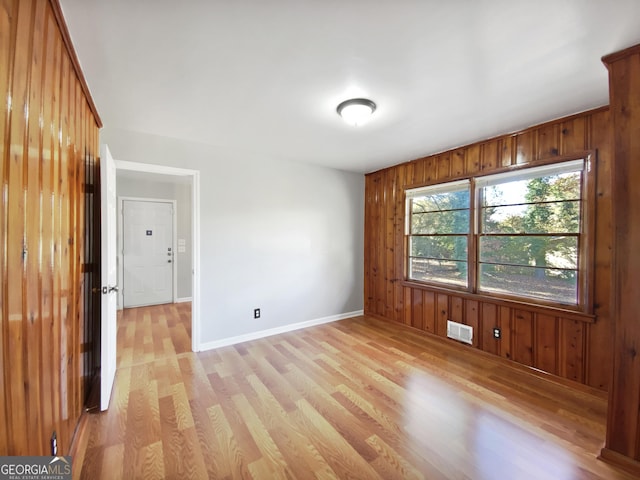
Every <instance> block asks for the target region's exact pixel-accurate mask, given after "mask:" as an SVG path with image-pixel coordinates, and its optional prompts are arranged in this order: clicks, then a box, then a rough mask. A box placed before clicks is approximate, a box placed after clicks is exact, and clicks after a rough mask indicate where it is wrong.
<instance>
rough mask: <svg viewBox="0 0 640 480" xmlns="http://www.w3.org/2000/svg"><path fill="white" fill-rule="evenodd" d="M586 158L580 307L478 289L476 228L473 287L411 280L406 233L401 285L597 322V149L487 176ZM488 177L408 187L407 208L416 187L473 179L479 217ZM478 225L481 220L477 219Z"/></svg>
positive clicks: (498, 170) (472, 207)
mask: <svg viewBox="0 0 640 480" xmlns="http://www.w3.org/2000/svg"><path fill="white" fill-rule="evenodd" d="M580 159H584V162H585V166H584V174H583V176H582V189H583V194H582V198H581V204H582V205H581V207H582V208H581V231H580V234H579V237H578V238H579V240H580V242H582V243H583V244H584V245H582V244H581V245H580V246H579V255H578V272H579V278H578V285H577V290H578V291H577V297H578V301H577V303H576V305H563V304H561V303H558V302H549V301H545V300H542V299H535V298H529V297H524V296H512V295H505V294H500V293H493V292H492V293H489V292H484V291H478V290H477V288H478V287H477V271H478V265H477V264H478V261H477V260H478V243H479V242H478V235H477V232H476V231H475V230H474V228H473V224H472V226H471V227H472V229H471V233H470V234H469V248H468V252H469V254H468V267H467V268H468V275H469V277H468V278H469V282H468V283H469V284H468V286H467V287H457V286H455V285H451V286H450V285H446V284H442V283H436V282H429V281H420V280H414V279H411V278H409V268H408V261H407V259H408V254H409V252H408V243H409V242H408V238H409V235H407V234H406V233H405V234H404V242H403V243H404V256H403V268H404V272H403V279H402V282H401V284H402V285H403V286H407V287H412V288H421V289H425V290H433V291H439V292H444V293H449V294H453V295H458V296H461V297H464V298H470V299H474V300H479V301H483V302H486V303H493V304H496V305H504V306H516V307H519V306H521V307H523V308H526V309H529V310H534V311H540V312H542V313H551V314H553V315H556V316H558V315H559V316H562V317H563V318H572V319H576V320H580V321H584V322H587V323H595V321H596V315H595V314H594V305H593V298H594V292H593V284H594V278H593V277H594V263H595V216H596V212H595V209H596V168H597V152H596V151H595V150H586V151H583V152H579V153H578V154H572V155H563V156H557V157H552V158H549V159H546V160H544V161H537V162H532V163H529V164H524V165H516V166H512V167H506V168H496V169H495V170H492V171H491V172H486V175H494V174H498V173H505V172H510V171H516V170H525V169H528V168H535V167H540V166H545V165H552V164H556V163H563V162H569V161H571V160H580ZM483 176H485V175H471V176H470V175H466V176H459V177H455V178H451V179H447V181H445V182H429V183H426V184H418V185H408V186H406V187H405V189H404V190H405V192H404V202H405V205H406V201H407V197H406V191H407V190H412V189H416V188H421V187H426V186H433V185H438V184H446V183H452V182H454V181H459V180H469V182H470V188H471V198H470V211H471V215H470V218H471V217H474V216H477V215H478V213H477V211H476V209H477V206H478V205H479V198H478V195H479V193H478V189H477V188H476V185H475V179H476V178H480V177H483ZM404 214H405V218H404V219H403V220H404V222H403V224H406V222H408V221H409V218H407V217H406V216H407V215H408V212H407V209H406V208H405V209H404ZM474 221H476V222H477V218H476V219H475V220H474Z"/></svg>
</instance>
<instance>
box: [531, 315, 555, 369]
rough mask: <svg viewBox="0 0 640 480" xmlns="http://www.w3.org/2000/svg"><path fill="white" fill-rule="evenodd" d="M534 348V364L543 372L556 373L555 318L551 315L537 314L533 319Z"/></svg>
mask: <svg viewBox="0 0 640 480" xmlns="http://www.w3.org/2000/svg"><path fill="white" fill-rule="evenodd" d="M535 333H536V349H535V354H536V356H535V361H534V366H535V367H536V368H539V369H540V370H544V371H545V372H549V373H553V374H554V375H557V373H558V358H557V353H558V352H557V346H556V342H557V340H556V339H557V338H558V325H557V318H556V317H553V316H551V315H543V314H537V315H536V319H535Z"/></svg>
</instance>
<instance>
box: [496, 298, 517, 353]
mask: <svg viewBox="0 0 640 480" xmlns="http://www.w3.org/2000/svg"><path fill="white" fill-rule="evenodd" d="M513 311H514V310H513V309H512V308H509V307H500V308H499V309H498V314H499V316H500V323H499V325H500V330H501V331H502V339H501V340H500V356H501V357H504V358H509V359H511V360H513V359H514V358H513V357H514V355H513V348H514V347H513V335H512V332H513V328H512V325H513V321H514V319H513Z"/></svg>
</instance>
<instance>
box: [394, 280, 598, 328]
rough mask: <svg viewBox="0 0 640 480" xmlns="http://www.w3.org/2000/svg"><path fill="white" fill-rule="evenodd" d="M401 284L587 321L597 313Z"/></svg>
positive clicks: (593, 320) (425, 284)
mask: <svg viewBox="0 0 640 480" xmlns="http://www.w3.org/2000/svg"><path fill="white" fill-rule="evenodd" d="M401 285H402V286H404V287H411V288H419V289H421V290H429V291H433V292H436V293H445V294H447V295H456V296H458V297H462V298H467V299H469V300H477V301H480V302H486V303H491V304H493V305H500V306H504V307H511V308H518V309H524V310H529V311H535V312H539V313H542V314H545V315H552V316H556V317H562V318H567V319H570V320H577V321H581V322H585V323H595V322H596V315H594V314H592V313H586V312H583V311H580V310H574V309H571V308H569V307H567V308H563V307H561V306H554V305H545V304H542V303H533V302H527V301H526V300H514V299H511V298H503V297H499V296H493V295H488V294H484V293H471V292H469V291H468V290H466V289H462V288H460V289H457V288H455V287H452V288H447V287H442V286H439V285H433V284H427V283H421V282H416V281H412V280H402V281H401Z"/></svg>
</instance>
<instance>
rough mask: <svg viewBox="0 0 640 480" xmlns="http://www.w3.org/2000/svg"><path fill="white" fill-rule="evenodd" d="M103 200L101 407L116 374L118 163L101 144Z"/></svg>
mask: <svg viewBox="0 0 640 480" xmlns="http://www.w3.org/2000/svg"><path fill="white" fill-rule="evenodd" d="M100 197H101V198H100V199H101V207H100V208H101V227H102V228H101V241H102V242H101V243H102V244H101V262H100V263H101V272H102V286H101V296H100V297H101V302H100V303H101V311H102V314H101V322H102V326H101V339H100V345H101V354H100V360H101V372H100V410H106V409H107V408H108V407H109V400H110V398H111V390H112V389H113V382H114V380H115V376H116V336H117V335H116V334H117V325H116V314H117V308H118V304H117V300H118V298H117V293H116V292H117V291H118V287H117V282H118V272H117V264H116V238H117V236H116V228H117V227H116V166H115V162H114V161H113V158H112V157H111V153H110V152H109V147H107V146H106V145H101V146H100Z"/></svg>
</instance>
